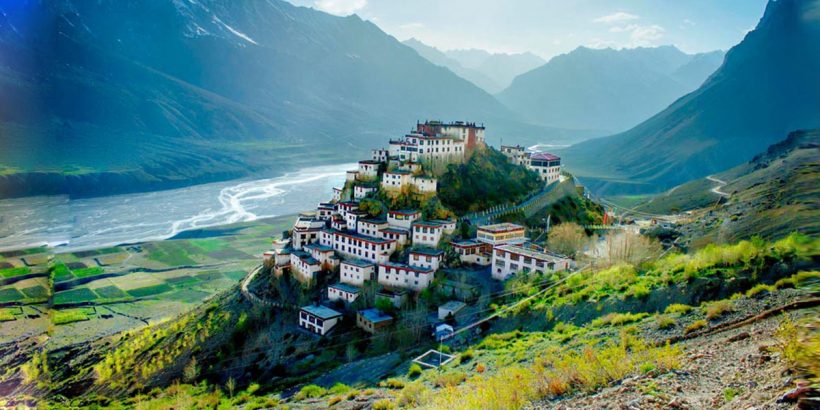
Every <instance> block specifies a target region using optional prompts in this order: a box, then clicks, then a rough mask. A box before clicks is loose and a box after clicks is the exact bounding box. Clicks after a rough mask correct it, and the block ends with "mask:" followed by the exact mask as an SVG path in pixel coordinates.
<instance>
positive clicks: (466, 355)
mask: <svg viewBox="0 0 820 410" xmlns="http://www.w3.org/2000/svg"><path fill="white" fill-rule="evenodd" d="M474 356H475V353H474V352H473V350H472V349H468V350H465V351H464V352H463V353H461V354H460V355H459V356H458V362H459V363H467V362H469V361H470V360H473V357H474Z"/></svg>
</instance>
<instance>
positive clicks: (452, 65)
mask: <svg viewBox="0 0 820 410" xmlns="http://www.w3.org/2000/svg"><path fill="white" fill-rule="evenodd" d="M404 44H405V45H407V46H409V47H411V48H412V49H413V50H416V52H417V53H419V55H420V56H422V57H424V58H426V59H427V60H428V61H430V62H431V63H433V64H435V65H438V66H442V67H446V68H447V69H449V70H450V71H452V72H454V73H456V74H457V75H458V76H459V77H461V78H463V79H465V80H467V81H469V82H471V83H473V84H475V85H477V86H479V87H481V88H482V89H484V91H487V92H488V93H496V92H498V91H500V90H502V89H503V88H504V87H502V86H501V85H499V84H498V83H496V82H495V81H493V80H492V79H491V78H490V77H487V76H486V75H484V73H482V72H480V71H478V70H474V69H471V68H466V67H464V66H462V65H461V63H459V62H458V61H457V60H455V59H453V58H450V57H448V56H447V55H446V54H444V53H443V52H441V51H439V49H437V48H435V47H431V46H428V45H427V44H424V43H422V42H421V41H418V40H416V39H415V38H411V39H408V40H405V41H404Z"/></svg>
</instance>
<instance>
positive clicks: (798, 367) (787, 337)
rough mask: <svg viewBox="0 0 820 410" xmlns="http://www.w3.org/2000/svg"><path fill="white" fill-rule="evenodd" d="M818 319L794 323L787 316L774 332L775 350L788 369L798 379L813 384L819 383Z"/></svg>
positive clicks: (808, 318)
mask: <svg viewBox="0 0 820 410" xmlns="http://www.w3.org/2000/svg"><path fill="white" fill-rule="evenodd" d="M818 325H820V319H818V318H817V317H816V316H814V317H807V318H805V319H804V320H803V321H801V322H797V323H796V322H795V321H794V320H793V319H792V318H791V317H790V316H789V315H788V314H786V315H784V317H783V321H782V322H781V323H780V326H779V327H778V329H777V332H775V337H776V338H777V344H776V345H775V347H774V348H775V350H777V351H779V352H780V355H781V357H782V358H783V360H784V361H785V363H786V366H787V367H788V368H789V369H792V371H794V372H795V373H797V375H798V377H806V378H808V379H809V380H811V381H812V382H813V383H820V334H818V332H817V330H816V328H817V326H818Z"/></svg>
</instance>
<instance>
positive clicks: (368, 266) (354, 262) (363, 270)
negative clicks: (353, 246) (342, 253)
mask: <svg viewBox="0 0 820 410" xmlns="http://www.w3.org/2000/svg"><path fill="white" fill-rule="evenodd" d="M375 272H376V264H374V263H373V262H368V261H363V260H359V259H351V260H344V261H342V263H341V266H340V268H339V281H340V282H342V283H347V284H349V285H354V286H362V285H364V282H365V281H369V280H373V274H374V273H375Z"/></svg>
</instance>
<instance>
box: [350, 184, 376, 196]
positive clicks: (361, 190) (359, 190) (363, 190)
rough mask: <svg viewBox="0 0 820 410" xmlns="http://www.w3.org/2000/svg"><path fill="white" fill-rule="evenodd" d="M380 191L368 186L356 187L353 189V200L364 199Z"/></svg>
mask: <svg viewBox="0 0 820 410" xmlns="http://www.w3.org/2000/svg"><path fill="white" fill-rule="evenodd" d="M377 190H378V189H377V188H376V187H374V186H366V185H356V186H354V187H353V199H362V198H364V197H366V196H368V195H370V194H372V193H375V192H376V191H377Z"/></svg>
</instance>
